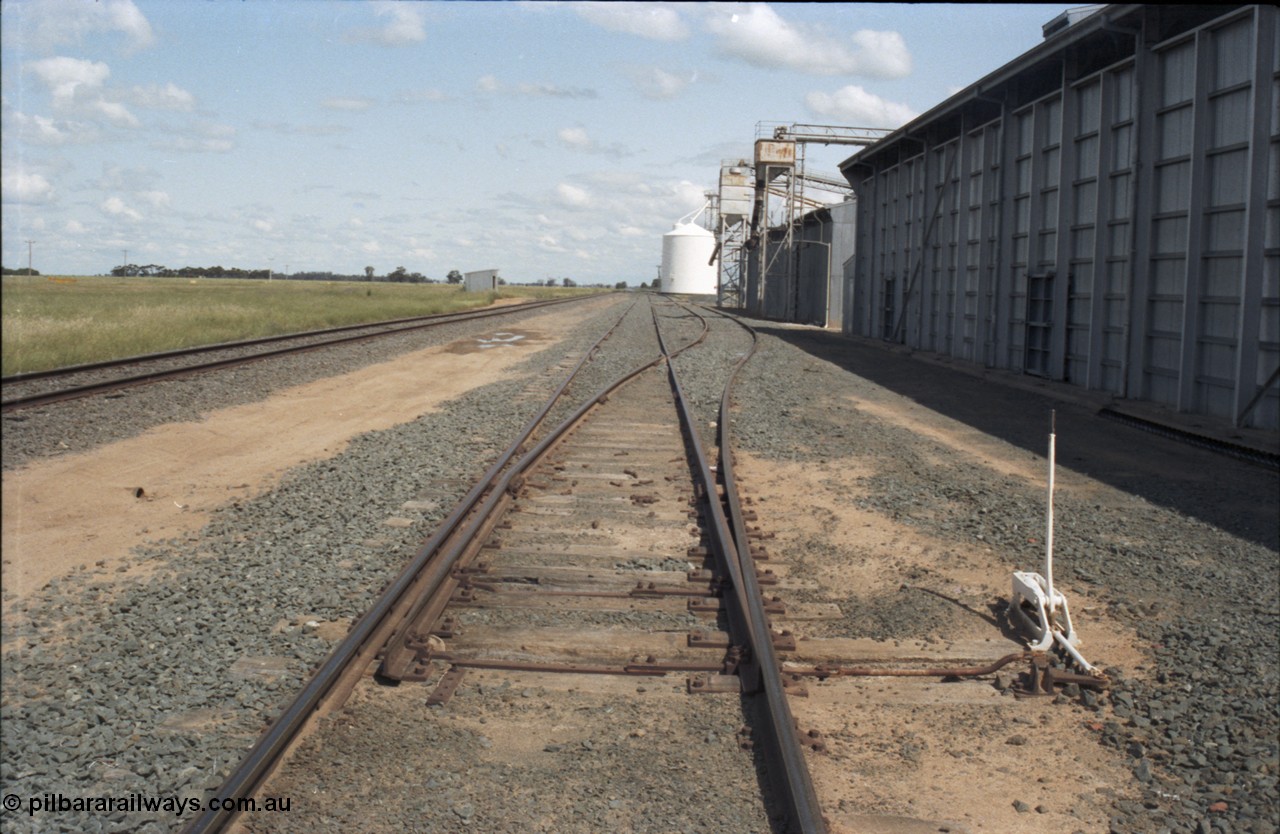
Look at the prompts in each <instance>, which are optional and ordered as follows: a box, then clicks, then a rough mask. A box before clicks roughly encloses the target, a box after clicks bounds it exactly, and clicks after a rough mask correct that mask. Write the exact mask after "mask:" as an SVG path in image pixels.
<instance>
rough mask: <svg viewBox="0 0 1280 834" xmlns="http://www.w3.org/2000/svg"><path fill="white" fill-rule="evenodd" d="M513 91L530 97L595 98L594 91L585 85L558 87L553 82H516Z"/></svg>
mask: <svg viewBox="0 0 1280 834" xmlns="http://www.w3.org/2000/svg"><path fill="white" fill-rule="evenodd" d="M515 91H516V92H517V93H519V94H520V95H522V96H529V97H530V98H595V97H596V91H595V90H592V89H589V88H585V87H560V86H557V85H555V84H544V83H536V84H533V83H527V82H526V83H523V84H517V85H516V88H515Z"/></svg>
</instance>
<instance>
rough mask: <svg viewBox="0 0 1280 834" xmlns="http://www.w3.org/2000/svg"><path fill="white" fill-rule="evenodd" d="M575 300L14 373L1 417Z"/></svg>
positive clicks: (8, 382)
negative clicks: (55, 404)
mask: <svg viewBox="0 0 1280 834" xmlns="http://www.w3.org/2000/svg"><path fill="white" fill-rule="evenodd" d="M576 300H579V299H577V298H571V299H552V300H549V301H533V302H529V303H527V304H520V305H512V306H508V307H498V308H485V309H481V310H469V311H464V312H460V313H437V314H434V315H429V316H415V317H412V318H404V319H394V320H390V321H384V322H375V323H372V324H363V325H347V326H345V327H335V328H328V329H325V330H310V331H306V332H303V333H288V334H283V335H279V336H268V337H265V338H261V339H247V340H242V341H237V342H224V343H221V344H216V345H203V346H200V347H193V348H183V349H180V350H170V351H164V352H162V353H152V354H146V355H143V356H131V357H125V358H121V359H113V360H107V361H103V362H94V363H90V364H84V365H72V366H67V367H63V368H54V369H51V370H47V371H33V372H30V373H23V374H14V375H12V376H8V377H5V378H4V379H2V380H0V386H3V390H4V396H5V398H4V399H3V400H2V401H0V412H3V413H6V414H7V413H9V412H14V411H19V410H22V409H28V408H37V407H40V406H46V405H52V404H54V403H58V402H64V401H67V400H75V399H80V398H83V397H91V396H96V395H100V394H110V393H113V392H116V391H120V390H122V389H125V388H131V387H134V386H139V385H149V384H151V383H155V382H161V381H164V380H171V379H180V378H183V377H189V376H194V375H197V374H202V373H208V372H210V371H217V370H225V369H228V368H235V367H239V366H242V365H247V364H250V363H252V362H260V361H264V360H268V359H273V358H278V357H282V356H291V355H295V354H300V353H306V352H309V351H315V350H323V349H325V348H331V347H337V346H341V345H350V344H355V343H358V342H364V341H369V340H372V339H380V338H385V337H390V336H399V335H404V334H406V333H412V332H414V331H418V330H423V329H427V328H431V327H438V326H440V325H443V324H454V323H457V322H465V321H479V320H483V319H487V318H492V317H494V316H503V315H510V314H511V313H515V312H525V311H528V310H534V309H538V308H541V307H548V306H554V305H558V304H567V303H570V302H572V301H576Z"/></svg>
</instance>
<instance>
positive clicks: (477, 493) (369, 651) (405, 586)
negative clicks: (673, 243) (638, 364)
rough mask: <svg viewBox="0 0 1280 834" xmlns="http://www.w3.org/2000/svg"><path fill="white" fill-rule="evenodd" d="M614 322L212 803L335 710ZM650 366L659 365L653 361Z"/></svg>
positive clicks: (219, 819) (235, 793) (205, 822)
mask: <svg viewBox="0 0 1280 834" xmlns="http://www.w3.org/2000/svg"><path fill="white" fill-rule="evenodd" d="M633 307H634V305H632V307H628V308H627V311H626V312H624V313H623V315H622V316H620V317H619V318H618V321H617V322H615V323H614V325H613V327H611V328H610V329H609V331H608V332H606V333H605V334H604V335H603V336H602V337H600V339H599V340H597V341H596V343H595V344H593V345H592V346H591V348H590V349H588V350H587V351H585V352H584V354H583V357H582V359H581V360H580V361H579V362H578V364H577V365H575V366H574V368H573V370H572V371H571V372H570V373H569V375H568V376H567V377H566V378H565V380H564V382H562V383H561V384H560V386H559V387H558V388H557V389H556V390H555V391H554V392H553V393H552V395H551V396H550V398H549V399H548V400H547V402H546V403H545V404H544V405H543V407H542V408H541V409H540V410H539V412H538V413H537V414H535V415H534V416H533V417H531V418H530V419H529V421H528V422H527V423H526V424H525V426H524V427H523V429H522V430H521V432H520V434H519V435H518V437H517V439H516V440H515V441H514V442H513V443H512V444H511V445H510V446H509V447H508V448H507V450H506V451H505V452H504V453H503V454H502V455H501V456H499V458H498V459H497V460H496V461H495V462H494V463H493V464H492V465H491V466H490V467H489V469H488V470H487V471H486V472H485V474H484V475H483V476H482V477H481V479H480V480H479V481H478V482H477V483H476V484H475V486H473V487H472V488H471V490H470V491H469V492H468V493H467V495H466V496H464V497H463V498H462V500H461V501H459V502H458V504H457V505H456V506H455V507H454V509H453V511H452V512H451V513H450V514H449V516H448V518H446V519H445V520H444V522H442V524H441V526H440V528H439V529H438V530H437V531H436V533H435V534H434V535H432V537H431V538H430V539H428V541H427V542H426V543H425V544H424V545H423V546H422V547H421V548H420V549H419V550H418V552H417V554H415V556H414V557H413V558H412V559H411V560H410V562H409V564H408V565H406V567H405V568H404V570H402V571H401V572H400V574H399V575H398V576H397V577H396V578H395V579H394V580H392V581H391V583H390V584H389V585H388V586H387V587H386V589H384V590H383V592H382V594H381V595H380V596H379V597H378V600H377V601H376V602H375V603H374V604H373V606H372V607H371V608H370V609H369V610H368V611H366V612H365V614H364V615H363V616H362V617H361V618H360V619H359V620H357V621H356V622H355V624H354V625H353V626H352V627H351V630H350V631H349V632H348V633H347V636H346V637H345V638H344V639H343V640H342V642H341V643H339V644H338V646H337V647H335V648H334V650H333V651H332V652H331V653H330V655H329V657H328V658H327V659H326V660H325V661H324V662H323V663H322V664H321V665H320V666H319V667H318V668H317V669H316V671H315V672H314V673H313V674H312V676H311V678H310V679H309V680H308V681H307V683H306V685H305V686H304V687H303V689H302V690H301V692H299V693H298V695H296V696H295V697H294V699H293V700H292V701H291V702H290V703H289V704H288V705H287V706H286V707H285V708H284V710H283V712H281V714H280V715H279V716H278V717H277V718H276V719H275V721H273V722H272V723H271V726H270V727H268V728H267V730H266V731H265V732H264V733H263V735H262V736H260V737H259V739H258V741H257V742H256V743H255V744H254V746H253V747H252V748H251V749H250V750H249V752H248V754H246V756H245V757H244V759H242V760H241V762H240V764H239V765H238V766H237V767H236V769H235V770H234V771H232V773H231V774H230V775H229V776H228V777H227V779H226V780H225V781H224V782H223V783H222V785H221V787H219V788H218V791H217V794H216V798H217V799H218V800H228V799H238V798H245V797H249V796H253V795H254V794H255V793H256V792H257V791H258V790H260V789H261V787H262V786H263V784H265V782H266V780H267V778H268V777H269V776H270V774H271V772H272V771H273V770H274V768H275V767H276V765H277V764H279V762H280V761H281V760H282V758H283V757H284V754H285V753H286V751H287V750H288V749H289V747H290V746H291V745H292V744H293V741H294V739H295V738H296V737H297V736H298V734H299V733H300V732H301V731H302V729H303V728H304V726H305V725H306V724H307V722H308V721H309V720H310V718H311V716H312V714H313V713H315V712H316V711H318V710H319V709H321V708H322V707H326V706H331V705H332V704H334V703H335V702H337V703H338V704H339V705H340V703H341V702H342V701H343V700H345V698H346V696H347V695H348V694H349V693H350V689H351V688H352V687H353V686H354V684H355V679H353V678H352V677H351V673H352V670H355V671H356V672H357V673H358V672H361V671H363V669H364V668H365V667H366V666H367V665H368V663H371V662H372V660H373V659H374V657H375V656H376V654H377V652H378V650H379V649H381V648H382V646H383V645H384V644H385V643H386V641H387V639H388V635H389V633H390V631H391V630H392V629H393V627H394V626H395V625H397V624H398V623H399V622H400V620H399V618H397V617H396V616H395V614H396V613H397V611H399V612H401V614H403V610H404V604H405V599H406V597H408V596H409V593H410V590H411V589H412V588H413V587H414V586H415V584H418V583H417V580H418V579H419V574H420V573H421V572H422V571H423V569H424V568H425V567H426V566H427V564H428V563H429V562H430V561H431V560H432V557H433V556H434V555H435V553H436V551H437V550H438V549H439V547H440V546H441V544H442V543H443V542H444V541H445V540H446V539H447V538H448V537H449V536H451V535H452V534H453V533H454V532H455V531H456V530H457V529H458V527H459V526H460V525H461V524H462V523H463V521H464V520H465V519H466V518H467V517H468V516H469V515H470V514H471V513H472V511H473V509H475V507H476V506H477V505H478V504H479V503H480V501H481V498H482V497H483V496H484V495H485V494H486V493H488V492H490V491H491V490H492V489H494V488H495V487H496V485H497V484H499V483H500V482H501V473H502V471H503V470H504V469H505V468H507V467H508V465H509V464H510V463H511V461H512V460H513V459H514V458H515V457H516V455H518V454H519V452H520V450H521V448H522V447H523V445H524V443H525V442H526V441H527V440H528V439H529V437H530V436H532V434H533V432H534V431H535V430H536V429H537V428H538V426H539V425H541V423H542V422H543V420H545V419H546V416H547V414H549V413H550V411H551V409H552V408H553V407H554V406H555V404H556V403H557V402H558V401H559V399H560V397H561V396H562V395H563V394H564V392H565V390H566V389H567V388H568V387H569V384H570V383H571V382H572V381H573V379H574V377H576V375H577V374H578V372H579V371H580V370H581V369H582V367H583V365H585V364H586V362H587V361H588V360H589V359H590V358H591V356H592V354H593V353H594V352H595V350H596V348H598V347H599V346H600V344H601V343H603V342H604V341H605V340H606V339H607V338H609V336H610V335H612V334H613V332H614V330H616V329H617V327H618V326H619V325H620V324H621V323H622V321H623V319H625V318H626V315H627V313H629V312H630V311H631V309H632V308H633ZM655 361H661V360H660V359H659V360H655ZM213 804H214V805H216V806H217V807H218V809H217V810H215V809H214V808H206V809H205V810H204V811H203V813H201V814H200V816H198V817H196V818H195V819H193V820H192V821H191V822H190V824H188V825H187V826H186V827H185V828H184V829H183V831H184V832H185V834H210V832H219V831H225V830H226V829H227V828H228V827H229V826H230V825H231V823H232V822H234V821H235V819H236V817H237V816H238V812H236V811H233V810H221V808H222V807H223V806H224V805H225V806H229V807H235V805H236V803H235V802H230V803H227V802H224V801H219V802H216V803H213Z"/></svg>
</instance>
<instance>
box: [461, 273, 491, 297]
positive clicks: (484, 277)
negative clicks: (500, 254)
mask: <svg viewBox="0 0 1280 834" xmlns="http://www.w3.org/2000/svg"><path fill="white" fill-rule="evenodd" d="M462 278H463V281H462V288H463V290H464V291H466V292H488V291H489V290H496V289H497V288H498V270H496V269H482V270H480V271H478V272H466V273H463V275H462Z"/></svg>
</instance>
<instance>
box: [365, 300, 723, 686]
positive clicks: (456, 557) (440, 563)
mask: <svg viewBox="0 0 1280 834" xmlns="http://www.w3.org/2000/svg"><path fill="white" fill-rule="evenodd" d="M650 309H651V310H652V308H650ZM654 329H655V330H657V322H656V320H655V322H654ZM706 335H707V330H706V327H705V322H704V327H703V331H702V333H700V334H699V336H698V338H697V339H695V340H694V341H693V342H690V343H689V344H687V345H685V346H684V347H682V348H681V349H680V351H684V350H687V349H689V348H691V347H693V346H694V345H696V344H698V343H699V342H701V341H702V340H703V339H704V338H706ZM658 340H659V344H660V345H661V341H662V334H661V331H658ZM680 351H677V354H678V353H679V352H680ZM667 358H668V356H667V355H666V353H665V350H664V351H663V352H660V353H659V354H658V355H657V356H656V357H654V358H653V359H651V360H650V361H648V362H645V363H643V364H641V365H638V366H637V367H635V368H634V369H632V370H631V371H629V372H628V373H626V374H624V375H623V376H621V377H618V378H617V379H615V380H614V381H613V382H611V383H610V384H608V385H606V386H604V387H603V388H601V389H600V390H599V391H597V392H596V393H595V394H594V395H592V396H591V397H590V398H589V399H588V400H587V401H585V402H584V403H583V404H582V405H581V406H580V407H579V408H578V409H577V410H576V411H575V412H573V413H572V414H570V415H569V416H568V417H566V418H565V419H564V421H563V422H561V423H560V424H559V425H558V426H556V427H555V428H554V429H552V430H551V431H550V432H548V433H547V435H546V436H545V437H543V438H542V440H541V441H539V443H538V444H537V445H536V446H534V447H533V448H532V449H531V450H529V451H528V452H527V453H526V454H525V455H524V457H523V458H521V460H520V461H518V462H517V463H515V464H514V465H513V466H511V467H509V468H508V469H507V470H506V471H505V472H504V473H503V474H502V475H501V476H500V478H499V480H498V481H497V482H496V483H495V484H494V488H493V490H492V491H491V492H490V493H489V496H488V498H486V499H485V502H484V504H483V505H481V507H480V508H479V509H478V511H477V514H476V517H475V518H474V520H473V521H472V522H471V523H470V524H469V525H468V527H467V528H466V529H465V530H462V531H461V532H460V534H459V535H458V536H457V537H455V539H454V540H453V541H452V542H450V543H449V545H448V547H447V548H445V549H444V550H443V551H440V552H439V554H438V555H437V557H436V558H434V559H432V561H431V562H430V564H429V565H428V566H427V568H426V570H427V573H425V574H424V577H423V579H422V581H421V587H420V590H419V594H418V595H417V599H416V601H415V602H414V603H413V606H412V609H411V610H410V611H409V612H408V613H407V614H406V615H405V616H404V618H403V621H402V622H401V623H400V624H399V625H398V626H397V630H396V632H395V634H394V635H393V636H392V637H390V638H389V639H388V641H387V643H388V649H387V651H386V653H385V656H384V658H383V662H382V665H381V667H380V668H379V674H381V675H383V676H385V677H388V678H391V679H397V678H399V677H401V676H403V674H404V672H405V668H406V667H407V666H408V664H409V662H411V659H412V658H413V657H415V656H416V654H417V652H416V651H415V650H414V649H412V648H410V647H409V646H408V645H407V641H408V638H409V637H410V636H411V635H410V634H409V631H410V629H411V628H412V627H413V624H414V623H416V622H422V621H434V620H435V619H436V618H437V617H438V616H439V615H440V614H441V613H443V611H444V609H445V607H447V605H448V596H447V595H446V594H444V593H442V592H441V589H442V588H444V587H445V584H446V582H447V581H448V580H449V579H450V578H451V577H452V575H453V572H454V570H455V569H456V567H457V566H458V564H459V563H460V562H461V560H462V557H463V554H464V553H466V551H467V550H468V548H470V547H471V546H472V544H473V543H474V542H475V540H476V537H477V536H478V535H479V534H480V532H481V530H482V529H483V528H484V526H485V525H486V524H488V523H489V521H490V519H491V518H492V517H493V516H494V514H495V513H496V512H497V509H498V506H499V504H500V503H502V502H503V501H504V500H505V499H506V498H507V495H508V492H509V491H510V490H511V486H512V482H513V481H514V479H515V478H516V477H517V476H518V475H520V474H521V473H523V472H525V471H526V470H527V469H529V467H531V466H532V465H533V464H534V463H535V462H536V461H538V460H539V459H540V458H541V457H542V456H543V455H544V454H546V452H547V451H548V450H549V449H550V448H551V447H552V445H554V444H555V443H556V442H557V441H559V440H560V439H561V438H562V437H563V436H564V435H565V434H567V433H568V432H569V430H570V429H572V428H573V427H574V426H576V425H577V424H578V423H579V422H580V421H581V420H582V419H583V418H585V417H586V415H587V413H588V412H590V411H591V409H593V408H595V407H596V406H597V405H599V404H600V403H602V402H604V401H605V400H606V399H607V398H608V396H609V395H610V394H612V393H613V392H614V391H616V390H617V389H618V388H620V387H622V385H624V384H625V383H627V382H630V381H631V380H632V379H635V378H636V377H637V376H639V375H640V374H642V373H644V372H645V371H647V370H649V369H650V368H652V367H654V366H655V365H658V364H659V363H661V362H663V361H664V360H665V359H667ZM437 547H439V545H437Z"/></svg>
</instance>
